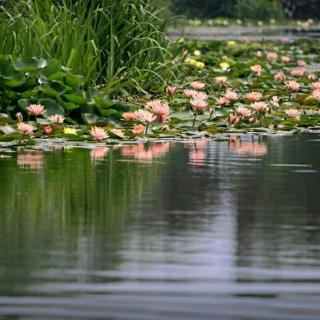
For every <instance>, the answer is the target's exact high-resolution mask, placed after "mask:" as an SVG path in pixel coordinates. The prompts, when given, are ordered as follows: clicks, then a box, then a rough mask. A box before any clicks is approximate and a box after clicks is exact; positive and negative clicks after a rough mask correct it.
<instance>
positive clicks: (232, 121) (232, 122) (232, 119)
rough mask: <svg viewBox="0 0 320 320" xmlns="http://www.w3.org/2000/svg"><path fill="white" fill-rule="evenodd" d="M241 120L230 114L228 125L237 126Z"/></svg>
mask: <svg viewBox="0 0 320 320" xmlns="http://www.w3.org/2000/svg"><path fill="white" fill-rule="evenodd" d="M239 121H240V118H239V117H238V116H236V115H234V114H229V116H228V123H229V125H230V126H232V125H236V124H237V123H239Z"/></svg>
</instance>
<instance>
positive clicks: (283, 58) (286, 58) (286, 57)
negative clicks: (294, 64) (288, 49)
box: [281, 56, 291, 63]
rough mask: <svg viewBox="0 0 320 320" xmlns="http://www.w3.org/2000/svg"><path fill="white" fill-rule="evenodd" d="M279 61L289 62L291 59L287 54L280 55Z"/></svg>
mask: <svg viewBox="0 0 320 320" xmlns="http://www.w3.org/2000/svg"><path fill="white" fill-rule="evenodd" d="M281 61H282V62H284V63H287V62H290V61H291V59H290V57H288V56H282V57H281Z"/></svg>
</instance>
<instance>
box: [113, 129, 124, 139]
mask: <svg viewBox="0 0 320 320" xmlns="http://www.w3.org/2000/svg"><path fill="white" fill-rule="evenodd" d="M110 132H111V133H113V134H114V135H115V136H117V137H119V138H121V139H123V138H124V132H123V130H121V129H117V128H113V129H111V130H110Z"/></svg>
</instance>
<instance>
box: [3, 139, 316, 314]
mask: <svg viewBox="0 0 320 320" xmlns="http://www.w3.org/2000/svg"><path fill="white" fill-rule="evenodd" d="M319 171H320V135H316V134H315V135H311V136H308V135H305V136H294V137H272V138H260V139H259V140H258V139H257V138H255V139H254V141H252V139H251V138H246V139H242V140H239V139H231V140H230V141H222V142H205V141H198V142H191V143H190V142H189V143H183V144H182V143H177V142H176V143H169V142H166V143H156V144H150V145H145V146H143V145H136V146H124V147H114V148H109V149H107V148H105V147H100V148H96V149H93V150H85V149H67V150H64V151H63V150H60V151H59V150H58V151H54V152H51V153H42V152H40V151H37V152H24V153H19V154H18V155H13V157H12V158H8V159H1V160H0V319H1V320H2V319H15V320H16V319H19V320H22V319H28V320H30V319H38V320H40V319H45V320H47V319H77V320H82V319H121V320H128V319H129V320H144V319H148V320H149V319H151V320H171V319H174V320H185V319H186V320H189V319H192V320H193V319H195V320H202V319H218V320H225V319H230V320H250V319H252V320H261V319H266V320H267V319H275V320H282V319H287V320H295V319H297V320H311V319H312V320H318V319H319V315H320V232H319V231H320V173H319Z"/></svg>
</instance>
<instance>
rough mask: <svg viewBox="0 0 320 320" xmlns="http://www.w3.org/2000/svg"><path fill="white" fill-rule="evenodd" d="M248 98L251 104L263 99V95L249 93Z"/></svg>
mask: <svg viewBox="0 0 320 320" xmlns="http://www.w3.org/2000/svg"><path fill="white" fill-rule="evenodd" d="M246 98H247V99H248V100H249V101H250V102H255V101H259V100H261V99H262V94H261V93H260V92H254V91H253V92H249V93H247V94H246Z"/></svg>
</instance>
